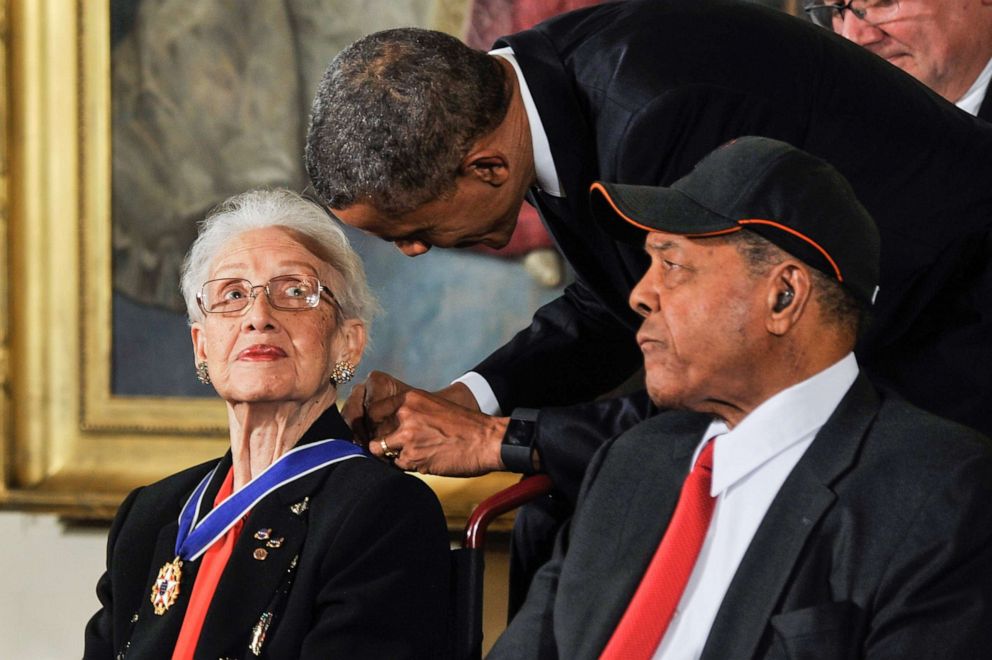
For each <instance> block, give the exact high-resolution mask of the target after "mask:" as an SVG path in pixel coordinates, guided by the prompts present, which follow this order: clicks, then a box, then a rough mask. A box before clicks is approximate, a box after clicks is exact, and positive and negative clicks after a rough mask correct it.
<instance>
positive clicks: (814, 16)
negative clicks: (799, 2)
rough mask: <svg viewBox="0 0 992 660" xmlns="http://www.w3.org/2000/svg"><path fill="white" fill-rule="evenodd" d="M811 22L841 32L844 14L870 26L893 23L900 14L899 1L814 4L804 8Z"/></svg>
mask: <svg viewBox="0 0 992 660" xmlns="http://www.w3.org/2000/svg"><path fill="white" fill-rule="evenodd" d="M803 11H804V12H806V14H807V15H808V16H809V18H810V20H811V21H813V22H814V23H816V24H817V25H819V26H820V27H825V28H827V29H828V30H833V31H834V32H839V31H840V29H841V26H842V25H843V24H844V12H845V11H850V12H851V13H852V14H854V15H855V16H857V17H858V18H860V19H861V20H862V21H864V22H866V23H868V24H870V25H879V24H881V23H885V22H886V21H891V20H892V19H893V18H895V16H896V14H898V13H899V1H898V0H848V1H847V2H844V3H823V2H812V3H810V4H808V5H806V6H804V7H803Z"/></svg>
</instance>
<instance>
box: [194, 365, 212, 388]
mask: <svg viewBox="0 0 992 660" xmlns="http://www.w3.org/2000/svg"><path fill="white" fill-rule="evenodd" d="M196 379H197V380H198V381H200V382H201V383H203V384H204V385H209V384H210V372H209V371H207V363H206V362H197V363H196Z"/></svg>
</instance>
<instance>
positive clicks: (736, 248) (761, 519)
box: [490, 137, 992, 660]
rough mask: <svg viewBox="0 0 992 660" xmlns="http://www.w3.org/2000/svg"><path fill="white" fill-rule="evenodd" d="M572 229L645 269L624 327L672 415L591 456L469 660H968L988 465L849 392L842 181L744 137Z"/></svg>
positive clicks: (894, 405)
mask: <svg viewBox="0 0 992 660" xmlns="http://www.w3.org/2000/svg"><path fill="white" fill-rule="evenodd" d="M593 212H594V214H595V215H596V216H597V217H598V218H599V219H600V220H601V221H602V222H603V223H612V224H613V225H614V231H615V232H617V233H618V234H620V235H624V236H627V237H633V238H631V240H633V239H636V238H639V239H640V240H641V242H642V244H643V245H644V249H645V250H646V252H647V254H648V255H649V257H650V259H651V265H650V267H649V269H648V271H647V273H646V274H645V275H644V277H643V278H642V279H641V280H640V282H639V283H638V284H637V285H636V286H635V288H634V289H633V291H632V293H631V295H630V306H631V308H632V309H634V310H635V311H636V312H637V313H638V314H639V315H640V317H641V318H642V324H641V327H640V330H639V331H638V333H637V340H638V344H639V345H640V348H641V351H642V353H643V355H644V364H645V370H646V375H647V387H648V392H649V394H650V396H651V398H652V400H653V401H654V402H655V403H656V404H657V405H659V406H663V407H665V408H669V409H672V410H670V411H669V412H665V413H662V414H660V415H657V416H655V417H654V418H652V419H651V420H648V421H645V422H643V423H641V424H640V425H638V426H636V427H634V428H633V429H631V430H630V431H628V432H627V433H625V434H623V435H621V436H620V437H619V438H617V439H616V440H615V441H613V442H611V443H609V444H607V445H606V446H604V447H603V448H602V449H601V450H600V451H599V452H598V453H597V454H596V456H595V457H594V459H593V461H592V463H591V465H590V468H589V470H588V472H587V473H586V477H585V480H584V482H583V485H582V490H581V493H580V495H579V502H578V506H577V509H576V513H575V516H574V518H573V520H572V523H571V526H570V527H569V528H567V529H566V530H565V531H563V532H562V533H561V535H560V538H559V540H558V543H557V547H556V550H555V556H554V558H553V559H552V561H551V562H549V563H548V564H547V565H546V566H544V567H543V568H542V569H541V570H540V571H539V572H538V574H537V577H536V578H535V581H534V583H533V585H532V588H531V591H530V593H529V594H528V596H527V601H526V603H525V605H524V607H523V609H522V610H521V611H520V613H519V614H518V615H517V616H516V617H515V618H514V620H513V621H512V622H511V624H510V626H509V627H508V629H507V631H506V632H505V633H504V635H503V636H502V637H501V638H500V640H499V641H498V642H497V644H496V646H495V647H494V649H493V653H492V655H491V656H490V657H491V658H497V659H499V658H514V659H515V660H516V659H520V658H554V657H562V658H596V657H601V658H606V659H608V660H613V659H620V658H623V659H624V660H638V659H644V660H646V659H648V658H652V657H653V658H662V659H665V658H685V657H694V658H702V659H703V660H709V659H713V660H716V659H719V660H728V659H731V660H733V659H738V658H739V659H744V658H780V657H815V658H820V659H830V658H837V659H838V660H839V659H842V658H843V659H847V658H855V657H865V658H876V657H878V658H881V657H886V658H891V657H898V658H921V657H928V658H977V657H984V656H985V655H986V654H987V653H988V649H989V648H990V645H992V625H990V619H992V612H990V609H989V603H990V602H992V510H990V509H989V507H988V506H987V502H988V500H989V497H990V495H992V448H990V446H989V443H988V440H987V438H985V437H983V436H982V435H981V434H979V433H977V432H975V431H972V430H970V429H968V428H966V427H963V426H959V425H957V424H955V423H952V422H949V421H945V420H943V419H940V418H938V417H936V416H934V415H931V414H929V413H926V412H923V411H921V410H919V409H917V408H915V407H914V406H912V405H911V404H909V403H907V402H906V401H904V400H903V399H901V398H900V397H899V396H898V395H895V394H892V393H888V392H883V391H880V390H878V389H876V388H875V387H874V386H873V385H872V384H871V383H870V382H869V380H868V379H867V378H866V377H865V376H864V375H863V374H861V373H860V370H859V367H858V363H857V361H856V359H855V357H854V354H853V353H852V349H853V348H854V344H855V340H856V337H857V334H858V332H859V329H860V325H861V322H862V316H863V314H864V312H865V310H866V308H868V307H869V306H870V304H871V301H872V300H873V299H874V297H875V293H876V291H877V288H876V283H877V282H878V277H879V270H878V260H879V235H878V232H877V230H876V228H875V226H874V223H873V222H872V220H871V217H870V216H869V215H868V213H867V212H866V211H865V209H864V208H863V207H862V206H861V205H860V204H859V203H858V201H857V199H856V198H855V196H854V193H853V191H852V190H851V188H850V186H849V185H848V184H847V182H846V181H845V180H844V179H843V177H841V176H840V175H839V174H838V173H837V172H836V170H834V169H833V168H831V167H830V166H829V165H827V164H826V163H824V162H823V161H821V160H819V159H817V158H814V157H812V156H810V155H808V154H806V153H804V152H802V151H799V150H797V149H795V148H793V147H791V146H789V145H787V144H784V143H781V142H778V141H775V140H769V139H766V138H751V137H748V138H741V139H739V140H737V141H734V142H732V143H730V144H729V145H726V146H724V147H722V148H720V149H718V150H716V151H715V152H713V153H712V154H710V155H709V156H708V157H707V158H705V159H704V160H703V161H701V162H700V164H699V165H698V166H697V167H696V169H695V170H694V171H693V172H692V173H691V174H689V175H688V176H686V177H684V178H683V179H681V180H679V181H677V182H676V183H674V184H673V185H672V186H671V187H670V188H661V187H648V186H626V185H616V184H596V185H595V186H594V190H593ZM624 221H626V223H629V224H625V222H624ZM645 234H646V240H645ZM690 468H691V469H690ZM687 474H688V477H687V476H686V475H687ZM683 482H684V485H683Z"/></svg>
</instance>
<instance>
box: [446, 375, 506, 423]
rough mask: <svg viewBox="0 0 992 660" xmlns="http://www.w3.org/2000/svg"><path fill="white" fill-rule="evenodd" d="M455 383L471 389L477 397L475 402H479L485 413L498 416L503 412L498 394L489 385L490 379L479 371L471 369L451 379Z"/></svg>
mask: <svg viewBox="0 0 992 660" xmlns="http://www.w3.org/2000/svg"><path fill="white" fill-rule="evenodd" d="M455 383H461V384H462V385H464V386H465V387H467V388H468V389H469V391H470V392H471V393H472V396H473V397H475V402H476V403H477V404H478V406H479V410H480V411H482V412H483V413H485V414H487V415H496V416H497V417H498V416H500V414H501V413H502V412H503V411H502V410H501V409H500V407H499V401H497V400H496V394H495V393H494V392H493V388H491V387H490V386H489V381H487V380H486V379H485V378H483V377H482V376H481V375H479V374H478V373H476V372H474V371H470V372H468V373H467V374H465V375H464V376H462V377H461V378H456V379H455V380H453V381H451V384H452V385H454V384H455Z"/></svg>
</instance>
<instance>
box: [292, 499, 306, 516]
mask: <svg viewBox="0 0 992 660" xmlns="http://www.w3.org/2000/svg"><path fill="white" fill-rule="evenodd" d="M308 508H310V498H309V497H304V498H303V499H302V500H300V501H299V502H297V503H296V504H293V505H291V506H290V507H289V510H290V511H292V512H293V514H294V515H297V516H299V515H302V514H303V512H304V511H306V510H307V509H308Z"/></svg>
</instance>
